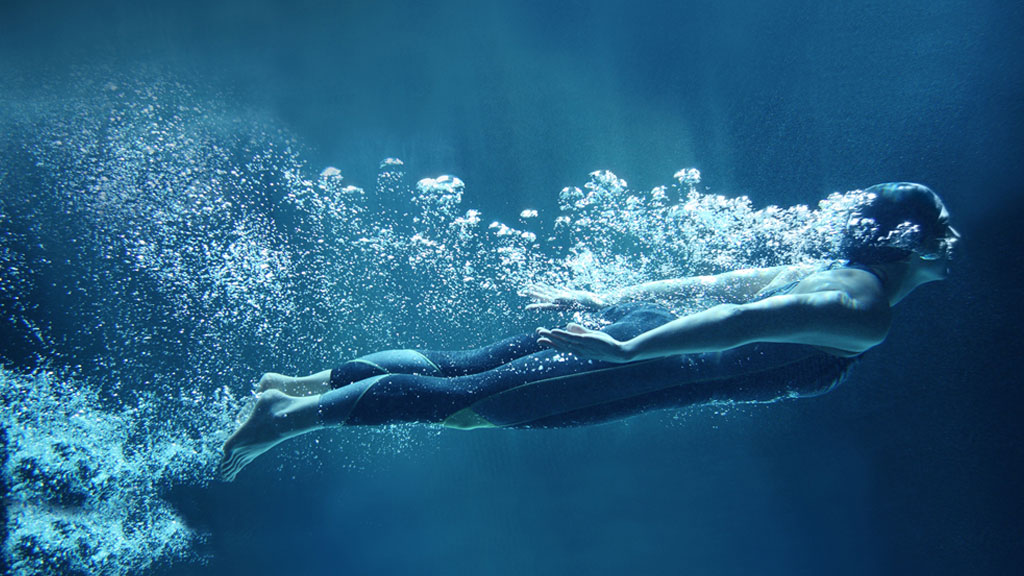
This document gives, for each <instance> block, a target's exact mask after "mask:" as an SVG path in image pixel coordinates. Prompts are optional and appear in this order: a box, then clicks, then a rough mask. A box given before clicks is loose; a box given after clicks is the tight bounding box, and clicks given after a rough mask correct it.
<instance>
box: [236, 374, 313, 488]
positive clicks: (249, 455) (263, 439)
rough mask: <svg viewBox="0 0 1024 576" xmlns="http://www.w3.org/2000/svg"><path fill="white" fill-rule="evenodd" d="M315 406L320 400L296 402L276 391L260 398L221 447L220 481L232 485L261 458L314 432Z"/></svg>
mask: <svg viewBox="0 0 1024 576" xmlns="http://www.w3.org/2000/svg"><path fill="white" fill-rule="evenodd" d="M318 404H319V397H306V398H295V397H292V396H288V395H286V394H284V393H282V392H281V391H279V390H267V391H266V392H264V393H263V394H261V395H260V397H259V400H257V401H256V406H255V407H254V408H253V410H252V414H251V415H250V416H249V419H248V420H246V421H245V423H244V424H242V426H241V427H239V428H238V430H236V431H235V433H234V434H232V435H231V437H230V438H228V439H227V442H225V443H224V457H223V458H222V459H221V461H220V475H221V478H223V479H224V481H226V482H231V481H233V480H234V479H235V476H237V475H238V473H239V472H240V471H241V470H242V468H245V467H246V466H247V465H248V464H249V463H250V462H252V461H253V460H255V459H256V458H257V457H258V456H259V455H260V454H263V453H264V452H266V451H267V450H270V449H271V448H273V447H274V446H276V445H278V444H280V443H281V442H283V441H285V440H287V439H288V438H291V437H293V436H297V435H299V434H302V433H304V432H309V431H310V430H314V429H316V428H317V427H318V426H317V417H316V414H317V409H318ZM310 410H312V412H310Z"/></svg>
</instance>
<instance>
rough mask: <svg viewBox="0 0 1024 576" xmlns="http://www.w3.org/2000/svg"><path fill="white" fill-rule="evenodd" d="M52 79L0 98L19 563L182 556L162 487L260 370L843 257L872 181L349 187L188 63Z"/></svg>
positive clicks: (86, 564) (198, 456)
mask: <svg viewBox="0 0 1024 576" xmlns="http://www.w3.org/2000/svg"><path fill="white" fill-rule="evenodd" d="M59 92H60V93H59V94H54V93H47V92H45V91H42V92H39V93H32V94H28V95H26V94H22V95H19V97H18V98H10V99H7V101H6V104H5V110H6V112H5V114H4V115H3V116H2V117H0V128H3V130H4V132H5V133H6V134H8V135H9V138H8V140H7V141H6V142H5V143H4V144H3V147H2V148H0V155H2V157H0V160H2V162H0V226H2V235H0V271H2V272H0V310H2V311H3V313H4V319H3V321H4V323H5V324H4V327H3V330H4V332H3V334H4V335H5V340H6V341H7V344H6V345H5V348H3V349H0V357H2V358H3V360H4V363H5V366H6V368H4V369H3V371H2V372H0V380H2V385H3V389H2V396H3V400H4V405H5V407H6V410H5V411H4V413H3V414H2V415H0V424H2V426H3V430H4V432H5V433H6V436H7V460H6V463H5V464H4V479H5V482H6V484H7V485H8V487H9V489H10V490H9V491H10V494H11V496H10V502H11V504H10V511H11V513H12V515H11V518H9V519H8V528H9V533H10V535H9V538H8V544H7V546H6V549H5V554H6V556H7V560H8V562H9V563H10V564H11V565H12V566H13V567H15V568H16V569H17V571H19V572H22V573H26V574H46V573H54V572H63V573H83V574H84V573H110V574H120V573H138V572H140V571H142V570H144V569H145V568H146V567H147V566H150V565H152V564H153V563H155V562H164V563H166V562H170V561H174V560H175V559H181V558H189V557H190V552H189V550H190V546H191V545H192V544H193V543H194V542H195V541H196V540H197V539H199V538H200V535H198V534H196V533H195V532H193V531H192V530H190V529H189V528H188V527H187V526H186V525H185V523H184V521H183V520H182V519H181V518H180V517H179V516H178V515H177V513H176V512H175V510H174V509H173V507H171V505H170V504H169V503H168V502H167V501H166V499H165V498H164V495H165V494H166V492H167V490H168V487H170V486H174V485H180V484H188V485H202V484H204V483H206V482H208V481H210V480H211V479H212V474H213V471H214V469H215V465H216V462H217V460H218V458H219V451H218V447H219V445H220V443H221V442H222V441H223V439H224V436H225V434H226V433H227V432H228V431H230V429H231V428H232V427H233V426H234V425H235V422H236V415H237V414H238V413H239V411H240V407H241V404H243V403H244V400H245V399H246V398H247V397H250V396H251V387H252V382H253V381H254V380H255V379H256V378H257V377H258V375H259V374H260V373H261V372H265V371H271V370H273V371H281V372H292V373H309V372H312V371H316V370H320V369H322V368H325V367H329V366H330V365H332V364H334V363H336V362H339V361H340V360H342V359H344V358H348V357H351V356H353V355H355V354H359V353H366V352H370V351H374V350H377V349H381V348H389V347H428V348H460V347H471V346H475V345H479V344H482V343H485V342H488V341H491V340H493V339H496V338H499V337H502V336H505V335H508V334H510V333H515V332H519V331H522V330H526V329H529V328H531V327H533V326H536V325H537V324H540V323H545V324H558V323H560V322H563V321H564V320H565V319H566V318H564V317H561V316H558V314H561V313H546V314H549V315H547V316H537V315H531V314H527V313H524V312H523V310H522V308H523V306H524V305H525V304H527V303H528V302H527V301H526V299H525V298H524V297H522V296H520V295H519V292H520V291H521V290H522V289H524V288H526V287H527V286H529V285H530V284H534V283H545V284H552V285H558V286H567V287H572V288H583V289H589V290H596V291H602V290H608V289H614V288H618V287H622V286H625V285H629V284H634V283H638V282H644V281H650V280H658V279H664V278H670V277H679V276H686V275H693V274H710V273H715V272H721V271H724V270H729V269H734V268H741V267H748V266H768V265H777V264H790V263H798V262H806V261H810V260H815V259H822V258H830V257H832V256H833V255H834V254H835V250H836V248H837V245H838V244H837V242H838V236H839V234H840V233H841V232H842V231H843V230H844V229H845V226H846V219H847V214H848V212H849V209H850V208H851V207H852V206H853V205H854V204H855V203H856V202H857V201H858V196H857V194H858V193H848V194H833V195H831V196H829V197H828V198H827V199H826V200H824V201H822V203H821V204H820V205H819V206H818V207H817V209H811V208H809V207H806V206H794V207H790V208H778V207H774V206H769V207H766V208H762V209H755V208H754V207H753V205H752V203H751V202H750V200H749V199H748V198H746V197H736V198H727V197H725V196H721V195H715V194H707V193H703V192H701V191H699V190H698V189H697V188H698V185H699V184H700V183H701V174H700V173H699V172H698V171H697V170H695V169H685V170H682V171H680V172H679V173H678V174H676V176H675V181H674V182H673V183H671V184H667V185H665V186H659V187H656V188H654V189H653V190H650V191H635V190H632V189H631V188H630V187H629V185H628V183H627V182H626V181H625V180H623V179H621V178H619V177H617V176H616V175H614V174H612V173H611V172H608V171H599V172H595V173H593V174H591V176H590V179H589V181H588V182H586V183H585V184H584V185H583V186H582V187H575V186H570V187H568V188H565V189H564V190H562V191H561V193H560V194H558V208H559V211H558V213H557V214H545V213H544V211H543V210H537V209H536V208H532V207H527V208H526V209H524V210H523V212H522V213H520V217H519V221H518V222H517V223H515V224H507V223H503V222H496V221H490V220H488V219H487V218H485V216H484V214H483V213H482V212H481V211H480V210H476V209H473V208H471V207H467V206H464V205H463V198H464V196H468V195H469V194H470V193H471V192H472V191H471V190H467V189H466V186H465V184H464V183H463V182H462V181H461V180H459V179H458V178H456V177H454V176H450V175H440V176H434V177H430V178H423V179H420V180H419V181H418V182H416V183H414V184H413V183H411V182H410V180H409V179H408V178H407V174H406V171H407V167H406V165H405V164H404V163H403V162H402V161H401V160H399V159H394V158H389V159H386V160H385V161H383V162H382V163H381V165H380V170H379V173H378V177H377V181H376V185H375V186H374V187H373V188H370V189H369V190H367V189H363V188H360V187H357V186H354V185H350V184H348V183H346V181H345V178H344V175H343V173H342V171H341V170H340V169H338V168H335V167H327V168H322V167H320V168H311V167H309V166H307V165H306V164H305V162H304V161H303V160H302V158H301V155H300V154H299V153H298V151H297V150H298V147H297V146H296V145H295V143H294V142H292V140H291V139H290V137H289V136H288V135H287V134H284V133H282V132H280V131H277V130H274V129H271V128H268V127H267V126H266V125H265V124H262V123H259V122H257V121H255V120H252V119H246V118H242V117H240V116H241V115H240V114H239V113H237V112H234V111H230V110H228V109H226V108H225V107H223V106H221V105H218V104H216V103H215V99H213V98H206V97H203V96H202V95H200V94H197V93H196V92H195V91H194V90H193V89H192V88H190V87H187V86H183V85H181V84H178V83H174V82H168V81H166V80H163V79H161V78H154V77H148V78H145V80H140V79H135V80H129V79H124V78H115V79H113V80H104V81H103V82H95V81H92V80H89V79H81V80H80V81H79V82H78V84H77V85H75V86H62V88H61V90H60V91H59ZM667 304H668V305H670V306H671V307H673V308H674V309H675V310H676V311H679V312H685V311H688V310H690V309H692V308H693V307H696V306H698V305H699V301H690V302H682V303H680V302H669V303H667ZM578 319H581V320H583V321H587V318H578ZM403 438H405V437H404V436H402V435H400V434H399V435H398V436H397V439H396V446H397V445H398V443H400V442H402V441H404V440H403Z"/></svg>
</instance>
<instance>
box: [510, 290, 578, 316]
mask: <svg viewBox="0 0 1024 576" xmlns="http://www.w3.org/2000/svg"><path fill="white" fill-rule="evenodd" d="M520 295H522V296H528V297H530V298H533V299H534V300H535V302H533V303H531V304H527V305H526V309H527V310H559V309H563V308H569V307H571V306H572V305H573V304H574V300H573V299H572V298H571V295H570V294H569V293H568V292H567V291H565V290H561V289H558V288H553V287H551V286H548V285H547V284H534V285H533V286H530V287H529V288H526V289H525V290H523V291H522V292H520Z"/></svg>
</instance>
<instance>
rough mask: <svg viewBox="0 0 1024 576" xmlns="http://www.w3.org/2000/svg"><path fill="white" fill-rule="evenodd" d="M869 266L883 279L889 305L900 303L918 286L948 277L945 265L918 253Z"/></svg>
mask: <svg viewBox="0 0 1024 576" xmlns="http://www.w3.org/2000/svg"><path fill="white" fill-rule="evenodd" d="M868 268H870V269H871V270H872V271H873V272H874V273H875V275H876V276H878V278H879V280H881V282H882V287H883V289H884V290H885V296H886V298H887V299H888V300H889V306H895V305H896V304H898V303H899V302H900V301H901V300H903V299H904V298H906V297H907V295H908V294H910V293H911V292H913V291H914V290H915V289H916V288H917V287H918V286H921V285H923V284H927V283H929V282H934V281H936V280H943V279H945V277H946V269H945V267H944V266H942V267H939V266H937V265H936V264H935V263H934V262H933V261H929V260H923V259H921V258H920V257H919V256H916V255H915V256H913V257H911V258H910V259H909V260H903V261H900V262H892V263H889V264H876V265H872V266H868Z"/></svg>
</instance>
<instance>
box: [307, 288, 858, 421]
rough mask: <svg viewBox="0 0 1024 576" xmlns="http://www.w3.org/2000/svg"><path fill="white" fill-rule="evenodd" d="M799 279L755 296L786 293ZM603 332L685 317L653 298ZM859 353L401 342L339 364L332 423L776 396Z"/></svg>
mask: <svg viewBox="0 0 1024 576" xmlns="http://www.w3.org/2000/svg"><path fill="white" fill-rule="evenodd" d="M796 284H797V282H793V283H791V284H788V285H785V286H782V287H780V288H777V289H772V290H770V291H766V292H763V293H761V294H759V295H758V296H757V297H755V299H754V300H761V299H764V298H768V297H770V296H777V295H779V294H784V293H786V292H788V291H790V290H792V289H793V287H794V286H795V285H796ZM602 315H603V316H604V318H605V319H606V320H608V321H610V322H611V324H609V325H608V326H606V327H605V328H604V329H603V331H604V332H606V333H608V334H610V335H611V336H613V337H614V338H616V339H618V340H627V339H629V338H632V337H634V336H636V335H638V334H641V333H643V332H646V331H648V330H652V329H654V328H656V327H658V326H661V325H663V324H665V323H667V322H670V321H672V320H674V319H675V318H676V316H675V315H673V314H671V313H670V312H668V311H667V310H666V309H664V308H662V307H660V306H656V305H653V304H646V303H641V304H626V305H620V306H614V307H612V308H609V309H607V310H605V311H604V312H603V313H602ZM854 361H855V358H842V357H838V356H833V355H830V354H827V353H825V352H822V351H821V350H818V349H817V348H814V347H812V346H805V345H798V344H772V343H755V344H748V345H745V346H740V347H737V348H734V349H731V350H726V351H724V352H714V353H703V354H685V355H675V356H668V357H663V358H655V359H651V360H642V361H638V362H629V363H625V364H617V363H612V362H602V361H597V360H587V359H581V358H577V357H576V356H574V355H572V354H567V353H562V352H558V351H556V350H550V349H546V348H542V347H541V346H540V345H538V344H537V342H536V336H534V335H532V334H524V335H521V336H518V337H515V338H510V339H507V340H504V341H501V342H498V343H496V344H492V345H491V346H487V347H484V348H480V349H477V350H470V351H460V352H444V351H414V350H395V351H389V352H380V353H377V354H371V355H370V356H366V357H363V358H359V359H356V360H353V361H350V362H347V363H345V364H344V365H342V366H340V367H338V368H336V369H334V370H332V372H331V387H332V388H334V389H333V390H331V391H330V392H328V393H326V394H324V395H322V396H321V400H320V411H321V418H322V421H323V422H324V423H325V424H332V423H333V424H351V425H357V424H364V425H379V424H389V423H395V422H431V423H441V424H444V425H445V426H448V427H452V428H462V429H468V428H494V427H563V426H579V425H584V424H592V423H596V422H604V421H609V420H617V419H621V418H626V417H629V416H632V415H635V414H640V413H644V412H648V411H651V410H660V409H666V408H679V407H684V406H691V405H695V404H705V403H709V402H770V401H773V400H777V399H780V398H798V397H808V396H817V395H820V394H824V393H827V392H829V391H831V390H832V389H833V388H835V386H837V385H838V384H839V383H840V382H841V381H842V380H843V378H844V376H845V375H846V372H847V370H848V368H849V367H850V365H851V364H852V363H853V362H854Z"/></svg>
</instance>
